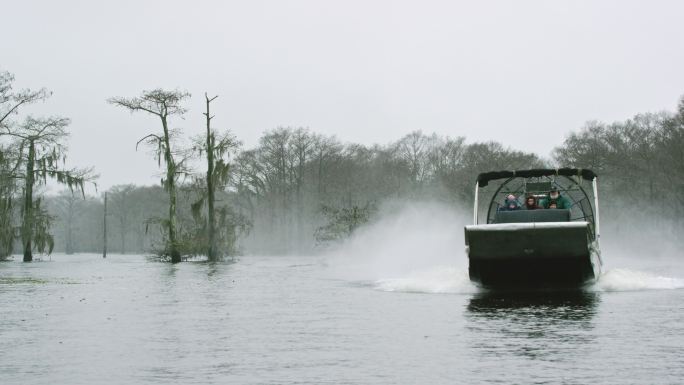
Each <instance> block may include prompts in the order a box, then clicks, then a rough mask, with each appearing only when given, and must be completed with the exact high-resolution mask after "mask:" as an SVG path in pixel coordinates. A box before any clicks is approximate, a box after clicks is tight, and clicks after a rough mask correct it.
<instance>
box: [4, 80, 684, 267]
mask: <svg viewBox="0 0 684 385" xmlns="http://www.w3.org/2000/svg"><path fill="white" fill-rule="evenodd" d="M13 80H14V79H13V77H12V76H11V74H9V73H6V72H5V73H2V75H1V76H0V95H2V96H1V98H0V106H1V108H2V109H1V110H0V118H2V120H0V125H1V126H0V127H1V128H2V131H1V135H2V139H3V140H2V142H0V145H1V148H0V172H1V174H0V176H1V178H0V257H3V256H7V255H9V254H10V253H12V252H13V251H14V252H16V251H17V248H20V249H21V250H20V251H21V252H23V253H24V259H25V260H30V258H28V259H27V253H28V255H30V254H31V252H32V251H33V250H35V251H38V252H49V251H51V249H52V247H53V246H55V245H56V247H57V249H58V250H60V251H64V252H67V253H71V252H85V251H88V252H97V251H100V250H101V248H102V245H103V243H104V238H103V237H104V234H103V232H102V231H101V230H102V227H103V225H102V222H103V211H104V210H103V209H104V207H103V203H104V202H103V199H102V196H86V195H85V194H83V184H84V183H88V182H89V181H94V178H95V177H94V174H93V171H92V170H91V169H76V168H66V167H64V165H65V162H66V157H65V155H66V152H67V151H66V150H67V149H66V146H65V140H66V138H67V135H68V133H67V131H66V127H67V126H68V123H69V122H68V119H65V118H58V117H49V118H34V117H30V116H29V117H26V118H25V119H24V120H23V121H19V120H17V119H15V117H16V116H17V113H18V111H19V109H20V108H23V107H24V106H25V105H28V104H30V103H35V102H38V101H42V100H44V99H45V98H47V97H48V96H49V92H48V91H46V90H44V89H41V90H38V91H31V90H22V91H13V90H12V82H13ZM215 100H216V97H215V96H214V97H210V96H208V95H207V94H205V95H204V101H203V107H204V110H205V112H204V117H205V121H204V122H203V123H202V124H203V125H204V126H205V127H206V130H205V134H203V135H201V136H199V137H195V138H185V137H184V136H183V133H182V131H181V130H179V129H171V128H170V127H171V120H172V119H175V118H177V117H180V116H182V115H183V114H184V113H185V112H186V111H187V110H186V108H187V104H188V103H189V101H190V95H189V94H188V93H186V92H183V91H178V90H171V91H169V90H162V89H156V90H152V91H143V92H142V93H141V94H140V95H139V96H136V97H113V98H110V99H109V100H108V102H109V103H111V104H112V105H114V106H116V107H120V108H123V109H125V110H128V111H130V112H134V113H143V114H151V115H153V116H155V117H157V118H158V119H159V129H158V130H157V131H153V132H148V133H141V136H140V138H137V145H138V146H139V145H145V146H150V147H151V148H152V149H153V150H154V156H155V160H156V161H157V163H158V165H159V167H160V168H162V169H163V170H164V178H163V179H162V181H161V183H160V186H133V185H119V186H114V187H112V188H111V189H109V190H108V191H107V193H108V197H109V201H108V202H109V206H108V214H107V221H108V223H109V227H108V229H109V231H108V234H107V240H108V244H109V245H110V249H111V250H112V251H115V252H122V253H141V252H155V253H157V254H158V255H160V256H162V257H164V258H167V259H168V260H170V261H172V262H178V261H180V260H181V258H182V257H183V256H196V255H203V256H207V257H208V259H210V260H216V259H220V258H223V257H226V256H230V255H235V254H237V253H245V252H249V253H252V254H288V253H307V252H312V251H314V250H315V249H316V247H318V246H319V245H320V244H321V243H325V242H329V241H334V240H336V239H341V238H344V237H347V236H349V235H350V234H351V233H353V231H354V230H355V229H356V228H357V227H358V226H360V225H361V224H363V223H365V222H367V221H368V220H370V219H371V218H372V217H373V215H374V214H375V212H376V208H377V207H378V205H379V204H381V203H382V202H383V201H386V200H388V199H397V200H416V199H421V200H426V199H430V200H438V201H442V202H445V203H447V204H451V205H464V206H465V207H470V205H471V202H472V199H473V195H472V194H473V187H474V181H475V178H476V176H477V174H478V173H480V172H484V171H490V170H504V169H509V170H510V169H523V168H536V167H554V166H571V167H580V168H591V169H593V170H594V171H596V172H597V173H598V174H599V176H600V180H601V185H600V186H601V189H600V192H601V196H602V210H603V213H604V215H605V214H607V215H608V217H609V218H611V220H614V219H613V218H619V217H620V216H621V215H626V214H625V213H626V210H625V207H630V205H639V206H640V207H642V206H643V204H644V202H648V203H649V208H650V210H651V211H650V212H651V213H653V214H657V215H660V217H661V218H668V219H671V220H672V221H671V222H670V223H674V226H675V229H677V230H681V228H682V225H684V223H682V220H681V219H680V218H681V217H682V215H681V214H682V213H681V211H682V207H684V206H683V205H682V204H681V203H682V202H681V201H682V199H684V198H682V197H681V196H680V195H679V194H678V191H679V188H680V187H681V185H682V184H684V178H683V177H684V155H683V154H682V150H681V149H682V148H683V147H682V145H684V142H682V141H683V140H684V100H682V101H680V103H679V106H678V110H677V111H675V112H662V113H657V114H640V115H637V116H635V117H634V118H632V119H629V120H627V121H624V122H615V123H609V124H608V123H600V122H589V123H587V124H586V125H585V127H583V128H581V129H580V130H578V131H576V132H573V133H571V134H570V135H568V136H567V138H566V139H565V141H564V142H563V144H562V145H561V146H559V147H558V148H556V149H554V151H553V155H552V158H551V159H543V158H540V157H539V156H537V155H535V154H533V153H526V152H522V151H516V150H514V149H510V148H507V147H505V144H502V143H497V142H493V141H490V142H482V143H467V142H466V139H465V138H464V137H444V136H439V135H436V134H431V135H429V134H425V133H423V132H421V131H415V132H412V133H410V134H408V135H405V136H404V137H402V138H400V139H398V140H396V141H394V142H391V143H387V144H384V145H380V144H375V145H368V146H367V145H361V144H355V143H343V142H341V141H339V140H338V139H336V138H335V137H334V136H326V135H321V134H318V133H315V132H312V131H311V130H309V129H306V128H298V127H280V128H276V129H272V130H270V131H266V132H265V133H264V134H263V135H262V136H261V138H260V139H259V141H258V144H257V145H256V146H255V147H254V148H243V146H242V145H241V143H240V142H239V141H238V140H237V138H235V137H234V136H233V135H232V134H231V133H230V132H229V131H223V132H221V131H218V130H215V129H214V128H213V127H212V125H211V119H212V118H213V116H212V115H211V111H210V107H211V103H212V102H214V101H215ZM198 160H199V161H201V163H199V164H203V165H204V166H201V167H200V169H199V170H197V169H194V170H193V169H192V168H191V167H190V166H189V164H190V163H191V162H195V164H197V161H198ZM51 178H52V179H54V180H56V181H57V182H58V183H62V184H64V185H65V186H66V187H67V188H66V190H64V191H63V192H61V193H60V194H59V195H57V196H44V194H35V193H34V192H33V191H34V187H35V186H41V185H44V184H45V183H46V182H47V180H48V179H51ZM673 202H674V203H676V204H675V205H674V206H675V207H674V208H673V207H672V206H673V205H672V203H673ZM657 215H656V216H654V217H657ZM615 220H617V219H615ZM27 250H28V251H27Z"/></svg>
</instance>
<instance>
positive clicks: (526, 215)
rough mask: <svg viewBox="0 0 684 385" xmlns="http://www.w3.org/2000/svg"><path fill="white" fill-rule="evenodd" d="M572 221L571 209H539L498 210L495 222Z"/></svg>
mask: <svg viewBox="0 0 684 385" xmlns="http://www.w3.org/2000/svg"><path fill="white" fill-rule="evenodd" d="M529 222H570V210H566V209H539V210H516V211H497V212H496V216H495V217H494V223H529Z"/></svg>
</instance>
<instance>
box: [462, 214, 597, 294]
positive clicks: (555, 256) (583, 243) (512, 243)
mask: <svg viewBox="0 0 684 385" xmlns="http://www.w3.org/2000/svg"><path fill="white" fill-rule="evenodd" d="M465 241H466V250H467V253H468V259H469V269H468V271H469V275H470V279H471V280H472V281H473V282H475V283H477V284H479V285H481V286H483V287H486V288H494V289H498V288H501V289H509V288H524V289H544V288H580V287H582V286H584V285H586V284H588V283H591V282H593V281H594V280H595V279H596V278H597V277H598V276H599V274H600V267H601V262H600V257H599V253H598V247H597V246H596V244H595V243H594V242H592V239H591V231H590V228H589V223H587V222H545V223H503V224H489V225H473V226H466V228H465Z"/></svg>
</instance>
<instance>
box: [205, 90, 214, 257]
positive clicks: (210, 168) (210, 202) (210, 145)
mask: <svg viewBox="0 0 684 385" xmlns="http://www.w3.org/2000/svg"><path fill="white" fill-rule="evenodd" d="M204 97H205V98H206V101H207V112H206V117H207V221H208V223H207V235H208V238H209V239H208V241H209V244H208V245H207V258H208V259H209V260H210V261H215V260H216V259H217V250H216V219H215V212H214V199H215V195H214V188H215V187H214V135H213V134H212V132H211V118H212V116H211V115H210V114H209V103H211V101H212V100H214V99H216V97H213V98H211V99H209V97H208V96H207V94H204Z"/></svg>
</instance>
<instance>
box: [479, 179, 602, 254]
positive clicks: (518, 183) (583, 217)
mask: <svg viewBox="0 0 684 385" xmlns="http://www.w3.org/2000/svg"><path fill="white" fill-rule="evenodd" d="M499 180H503V181H502V182H501V184H499V185H498V186H497V188H496V191H495V192H494V193H493V194H492V196H491V199H490V202H489V205H488V207H487V211H486V213H487V222H486V223H488V224H491V223H494V222H495V221H494V218H495V216H496V212H497V210H498V208H499V207H500V206H501V205H500V203H499V202H498V201H499V200H502V198H503V197H505V196H506V195H508V194H514V195H516V197H520V196H521V195H523V194H524V195H525V196H527V195H528V194H529V195H534V196H535V197H536V198H542V197H544V196H545V195H546V194H547V193H548V190H546V191H541V190H537V191H529V190H528V187H529V188H530V189H533V190H534V189H535V188H539V186H544V185H547V186H549V188H551V187H555V188H558V190H559V191H560V192H561V194H563V195H564V196H566V198H568V199H569V200H570V201H571V203H572V209H571V212H572V216H571V218H570V220H571V221H586V222H588V223H589V225H590V230H591V231H590V233H591V235H592V237H593V239H594V240H595V241H598V239H599V213H598V186H597V175H596V174H595V173H594V172H593V171H591V170H588V169H577V168H558V169H532V170H516V171H493V172H486V173H482V174H480V175H478V177H477V182H476V184H475V202H474V203H475V207H474V213H473V222H474V224H478V213H479V194H480V189H481V188H482V187H486V186H488V185H489V182H492V181H499ZM583 181H589V182H591V184H592V189H591V190H590V191H591V194H590V193H588V192H587V190H585V189H584V187H583V186H582V182H583ZM591 195H593V199H591V198H592V196H591ZM523 199H524V197H523ZM592 203H593V205H592ZM592 206H593V207H592Z"/></svg>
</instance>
